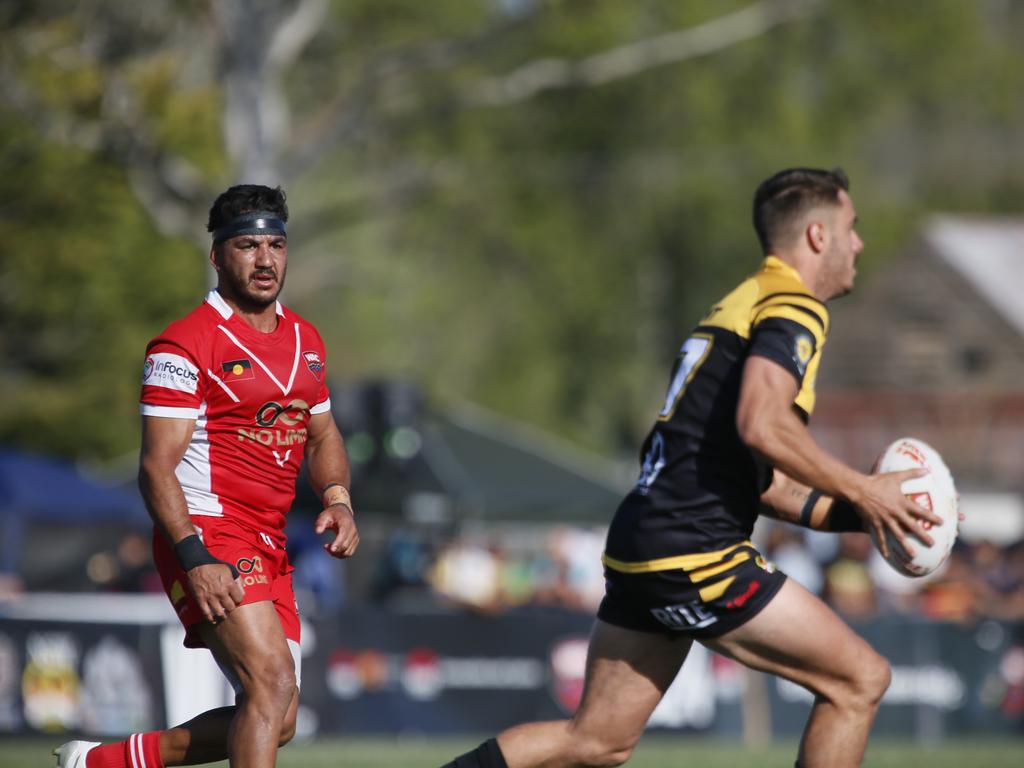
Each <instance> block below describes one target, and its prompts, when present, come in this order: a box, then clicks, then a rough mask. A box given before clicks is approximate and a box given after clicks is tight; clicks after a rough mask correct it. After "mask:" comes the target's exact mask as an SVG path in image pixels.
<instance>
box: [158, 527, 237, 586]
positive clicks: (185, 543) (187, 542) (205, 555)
mask: <svg viewBox="0 0 1024 768" xmlns="http://www.w3.org/2000/svg"><path fill="white" fill-rule="evenodd" d="M174 554H175V555H177V556H178V562H179V563H181V567H182V568H183V569H184V570H186V571H191V570H192V569H193V568H197V567H198V566H200V565H226V566H227V567H228V568H230V569H231V578H232V579H237V578H238V569H237V568H235V566H233V565H232V564H231V563H226V562H224V561H223V560H218V559H217V558H216V557H214V556H213V555H211V554H210V550H208V549H207V548H206V546H205V545H204V544H203V540H202V539H200V538H199V536H197V535H196V534H192V535H191V536H186V537H185V538H184V539H182V540H181V541H179V542H178V543H177V544H175V545H174Z"/></svg>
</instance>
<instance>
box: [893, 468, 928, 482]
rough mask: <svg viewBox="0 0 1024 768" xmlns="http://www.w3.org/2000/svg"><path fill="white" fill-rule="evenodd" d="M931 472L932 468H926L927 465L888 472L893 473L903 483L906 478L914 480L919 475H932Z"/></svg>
mask: <svg viewBox="0 0 1024 768" xmlns="http://www.w3.org/2000/svg"><path fill="white" fill-rule="evenodd" d="M931 472H932V471H931V470H930V469H926V468H925V467H914V468H913V469H901V470H899V471H898V472H889V473H888V474H890V475H892V476H893V477H895V478H896V479H897V480H899V481H900V482H901V483H902V482H903V481H904V480H913V479H914V478H917V477H924V476H925V475H930V474H931Z"/></svg>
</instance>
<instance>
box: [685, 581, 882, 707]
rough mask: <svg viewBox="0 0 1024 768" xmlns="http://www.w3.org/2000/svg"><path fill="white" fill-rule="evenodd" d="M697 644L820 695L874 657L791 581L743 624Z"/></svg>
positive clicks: (832, 614)
mask: <svg viewBox="0 0 1024 768" xmlns="http://www.w3.org/2000/svg"><path fill="white" fill-rule="evenodd" d="M702 642H703V643H704V644H705V645H706V646H707V647H708V648H711V649H712V650H714V651H718V652H719V653H722V654H724V655H726V656H730V657H732V658H734V659H736V660H737V661H739V662H741V663H743V664H746V665H747V666H749V667H752V668H754V669H758V670H761V671H764V672H770V673H772V674H775V675H779V676H781V677H784V678H786V679H788V680H792V681H793V682H795V683H799V684H801V685H803V686H805V687H807V688H809V689H811V690H812V691H814V692H816V693H825V694H827V693H829V691H830V686H832V685H835V684H842V683H845V682H848V681H850V680H851V679H853V678H854V677H855V676H856V674H857V670H858V669H859V668H861V665H863V664H864V663H865V662H867V661H868V660H870V659H873V658H874V657H875V656H876V654H875V651H874V650H873V649H872V648H871V646H870V645H869V644H868V643H867V641H865V640H864V639H863V638H861V637H860V636H859V635H858V634H857V633H856V632H854V631H853V630H852V629H850V627H849V626H848V625H847V624H846V623H845V622H844V621H843V620H842V619H840V618H839V616H837V615H836V614H835V612H834V611H832V609H831V608H829V607H828V606H827V605H825V603H823V602H822V601H821V600H820V599H818V598H817V597H815V596H814V595H813V594H811V593H810V592H808V591H807V590H806V589H804V588H803V587H802V586H800V584H799V583H797V582H796V581H794V580H793V579H787V580H786V582H785V584H784V585H783V586H782V588H781V589H780V590H779V592H778V594H777V595H775V598H774V599H773V600H772V601H771V602H770V603H769V604H768V605H767V606H765V607H764V608H763V609H762V610H761V612H760V613H758V614H757V616H755V617H754V618H752V619H751V620H750V621H748V622H747V623H746V624H744V625H742V626H741V627H738V628H737V629H734V630H732V631H731V632H728V633H726V634H724V635H722V636H721V637H718V638H713V639H708V640H704V641H702Z"/></svg>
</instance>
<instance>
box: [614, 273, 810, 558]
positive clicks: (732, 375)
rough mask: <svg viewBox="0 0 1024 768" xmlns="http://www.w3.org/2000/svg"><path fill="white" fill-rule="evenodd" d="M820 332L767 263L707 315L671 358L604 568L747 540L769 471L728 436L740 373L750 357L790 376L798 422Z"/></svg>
mask: <svg viewBox="0 0 1024 768" xmlns="http://www.w3.org/2000/svg"><path fill="white" fill-rule="evenodd" d="M828 326H829V317H828V310H827V309H826V308H825V305H824V304H822V302H820V301H819V300H818V299H816V298H815V297H814V296H813V295H812V294H811V292H810V290H808V288H807V286H805V285H804V284H803V282H802V281H801V280H800V276H799V274H798V273H797V271H796V270H795V269H793V268H792V267H790V266H789V265H788V264H786V263H785V262H783V261H782V260H781V259H778V258H776V257H774V256H768V257H767V258H765V260H764V262H763V263H762V264H761V268H760V269H759V270H758V271H757V272H756V273H754V274H753V275H752V276H751V277H749V278H747V279H746V280H744V281H743V282H742V283H741V284H740V285H739V286H738V287H737V288H736V289H735V290H733V291H732V292H731V293H730V294H729V295H727V296H726V297H725V298H724V299H722V300H721V301H719V302H718V303H717V304H715V305H714V306H713V307H711V309H710V310H709V311H708V313H707V314H706V315H705V316H704V318H703V319H702V320H701V321H700V323H699V324H698V325H697V327H696V328H695V329H694V331H693V333H691V334H690V336H689V338H687V339H686V341H684V342H683V345H682V348H681V349H680V351H679V358H678V360H677V361H676V364H675V367H674V368H673V371H672V378H671V381H670V384H669V388H668V394H667V396H666V398H665V402H664V405H663V406H662V408H661V411H660V413H659V414H658V418H657V421H656V422H655V424H654V427H653V428H652V429H651V431H650V433H649V434H648V436H647V439H646V440H645V441H644V444H643V448H642V450H641V464H642V466H641V472H640V477H639V479H638V480H637V483H636V486H635V487H634V488H633V490H632V491H631V492H630V493H629V495H628V496H627V497H626V498H625V500H623V502H622V504H621V505H620V506H619V509H618V511H617V512H616V514H615V518H614V519H613V521H612V524H611V527H610V528H609V533H608V543H607V547H606V553H605V554H606V556H605V563H606V565H608V566H609V567H611V568H616V565H620V566H621V565H623V564H631V567H632V566H635V565H637V564H640V563H646V562H651V561H659V562H660V561H664V562H673V561H674V559H675V558H676V556H678V555H684V554H689V553H695V552H716V551H718V550H722V549H725V548H728V547H730V546H733V545H735V544H737V543H738V542H742V541H745V540H746V539H748V538H749V537H750V535H751V532H752V530H753V527H754V521H755V519H756V518H757V510H758V499H759V496H760V495H761V493H762V492H763V491H764V490H766V489H767V487H768V484H769V483H770V482H771V468H770V467H768V466H766V465H764V464H763V462H761V461H760V460H758V459H757V458H755V456H754V454H753V452H752V451H751V450H750V449H749V448H748V447H747V446H746V445H745V444H744V443H743V441H742V440H740V437H739V432H738V430H737V427H736V409H737V405H738V402H739V391H740V379H741V376H742V373H743V365H744V363H745V361H746V359H747V358H748V357H750V356H752V355H758V356H762V357H767V358H769V359H770V360H773V361H774V362H776V363H778V364H779V365H781V366H782V367H783V368H785V369H786V370H787V371H789V372H790V373H792V374H793V376H794V377H795V378H796V380H797V382H798V385H799V390H798V393H797V396H796V399H795V402H794V407H795V408H796V410H797V412H798V413H799V414H800V415H801V416H802V417H803V418H804V419H805V420H806V419H807V418H809V417H810V414H811V412H812V411H813V409H814V379H815V376H816V374H817V371H818V364H819V361H820V359H821V350H822V347H823V346H824V344H825V339H826V337H827V336H828ZM665 558H669V559H670V560H665ZM618 570H621V568H618Z"/></svg>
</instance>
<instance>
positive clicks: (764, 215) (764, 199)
mask: <svg viewBox="0 0 1024 768" xmlns="http://www.w3.org/2000/svg"><path fill="white" fill-rule="evenodd" d="M849 189H850V180H849V179H848V178H847V177H846V174H845V173H843V170H842V169H841V168H833V169H832V170H831V171H823V170H820V169H817V168H787V169H786V170H784V171H779V172H778V173H776V174H775V175H774V176H772V177H771V178H768V179H765V180H764V181H762V182H761V184H760V185H758V187H757V192H755V193H754V231H756V232H757V239H758V240H759V241H760V242H761V250H762V251H764V253H765V254H768V253H771V252H772V249H773V248H775V247H777V246H778V245H779V244H780V243H781V242H783V241H785V239H786V238H787V237H789V236H790V235H791V232H790V229H791V227H792V225H793V223H794V221H795V220H796V219H797V218H798V217H800V216H801V215H802V214H804V213H805V212H806V211H807V210H809V209H810V208H813V207H815V206H817V205H821V204H822V203H825V204H830V205H837V204H838V203H839V191H840V190H847V191H848V190H849Z"/></svg>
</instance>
